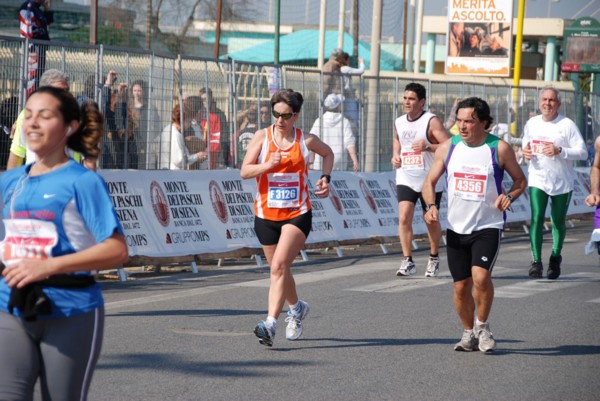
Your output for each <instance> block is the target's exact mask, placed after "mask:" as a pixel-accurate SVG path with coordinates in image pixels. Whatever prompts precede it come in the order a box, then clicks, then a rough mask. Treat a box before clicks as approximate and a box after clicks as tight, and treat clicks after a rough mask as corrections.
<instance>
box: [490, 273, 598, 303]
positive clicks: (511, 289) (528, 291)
mask: <svg viewBox="0 0 600 401" xmlns="http://www.w3.org/2000/svg"><path fill="white" fill-rule="evenodd" d="M598 281H600V273H573V274H566V275H563V276H560V279H558V280H547V279H539V280H530V281H522V282H519V283H515V284H511V285H506V286H504V287H497V288H496V289H495V291H494V298H525V297H528V296H531V295H535V294H539V293H542V292H548V291H555V290H563V289H565V288H571V287H576V286H578V285H582V284H586V283H590V282H598Z"/></svg>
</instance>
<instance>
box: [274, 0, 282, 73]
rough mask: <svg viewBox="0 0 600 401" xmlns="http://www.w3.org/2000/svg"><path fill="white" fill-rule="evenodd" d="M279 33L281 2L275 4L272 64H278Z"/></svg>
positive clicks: (279, 0) (278, 0)
mask: <svg viewBox="0 0 600 401" xmlns="http://www.w3.org/2000/svg"><path fill="white" fill-rule="evenodd" d="M280 32H281V0H277V1H276V2H275V43H274V47H275V54H274V55H273V62H274V63H275V64H279V36H280Z"/></svg>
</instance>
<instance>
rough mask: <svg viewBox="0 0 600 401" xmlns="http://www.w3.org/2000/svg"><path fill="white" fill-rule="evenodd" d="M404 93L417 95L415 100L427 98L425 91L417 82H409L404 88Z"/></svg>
mask: <svg viewBox="0 0 600 401" xmlns="http://www.w3.org/2000/svg"><path fill="white" fill-rule="evenodd" d="M404 91H410V92H415V93H416V94H417V99H419V100H423V99H425V97H427V90H426V89H425V87H424V86H423V85H421V84H419V83H417V82H411V83H409V84H408V85H406V86H405V87H404Z"/></svg>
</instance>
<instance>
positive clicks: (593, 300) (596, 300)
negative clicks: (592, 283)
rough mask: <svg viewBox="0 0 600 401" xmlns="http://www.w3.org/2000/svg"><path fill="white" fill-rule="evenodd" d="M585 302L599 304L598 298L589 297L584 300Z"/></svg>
mask: <svg viewBox="0 0 600 401" xmlns="http://www.w3.org/2000/svg"><path fill="white" fill-rule="evenodd" d="M586 302H592V303H595V304H600V298H596V299H590V300H589V301H586Z"/></svg>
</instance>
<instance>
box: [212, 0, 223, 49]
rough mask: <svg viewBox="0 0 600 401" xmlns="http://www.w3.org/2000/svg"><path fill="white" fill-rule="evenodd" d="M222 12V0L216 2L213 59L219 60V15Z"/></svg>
mask: <svg viewBox="0 0 600 401" xmlns="http://www.w3.org/2000/svg"><path fill="white" fill-rule="evenodd" d="M222 11H223V0H217V26H216V27H215V51H214V54H213V55H214V57H213V58H215V59H217V58H219V47H220V45H221V13H222Z"/></svg>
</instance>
